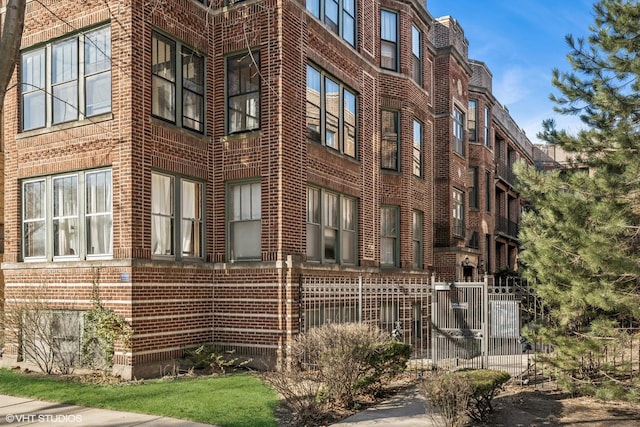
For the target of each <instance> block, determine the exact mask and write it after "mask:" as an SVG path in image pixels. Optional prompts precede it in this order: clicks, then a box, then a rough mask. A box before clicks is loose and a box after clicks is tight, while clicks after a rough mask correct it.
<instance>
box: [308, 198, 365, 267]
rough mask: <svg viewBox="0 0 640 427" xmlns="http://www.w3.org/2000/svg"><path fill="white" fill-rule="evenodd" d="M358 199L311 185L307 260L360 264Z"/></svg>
mask: <svg viewBox="0 0 640 427" xmlns="http://www.w3.org/2000/svg"><path fill="white" fill-rule="evenodd" d="M356 215H357V212H356V200H355V199H354V198H352V197H348V196H345V195H342V194H338V193H334V192H331V191H326V190H324V189H319V188H313V187H308V188H307V260H309V261H318V262H322V263H337V264H349V265H355V264H356V257H357V243H358V242H357V228H356Z"/></svg>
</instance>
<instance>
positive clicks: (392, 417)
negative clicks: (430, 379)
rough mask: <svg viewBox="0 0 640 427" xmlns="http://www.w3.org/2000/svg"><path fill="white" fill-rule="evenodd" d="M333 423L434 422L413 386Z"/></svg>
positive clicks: (396, 426)
mask: <svg viewBox="0 0 640 427" xmlns="http://www.w3.org/2000/svg"><path fill="white" fill-rule="evenodd" d="M334 425H335V426H339V427H379V426H393V427H430V426H435V425H436V424H435V423H434V422H433V420H432V419H431V417H430V416H429V415H428V414H427V412H426V400H425V398H424V396H423V395H422V394H421V393H419V392H418V390H417V388H416V387H415V386H414V387H409V388H406V389H404V390H403V391H401V392H400V393H398V394H397V395H395V396H393V397H392V398H390V399H389V400H387V401H385V402H382V403H380V404H378V405H376V406H373V407H371V408H368V409H366V410H364V411H362V412H358V413H357V414H355V415H352V416H350V417H349V418H346V419H344V420H342V421H340V422H339V423H336V424H334Z"/></svg>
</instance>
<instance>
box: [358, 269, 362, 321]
mask: <svg viewBox="0 0 640 427" xmlns="http://www.w3.org/2000/svg"><path fill="white" fill-rule="evenodd" d="M358 323H362V274H360V275H358Z"/></svg>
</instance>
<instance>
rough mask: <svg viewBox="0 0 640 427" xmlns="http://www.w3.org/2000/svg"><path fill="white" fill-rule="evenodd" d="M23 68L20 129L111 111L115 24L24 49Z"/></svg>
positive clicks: (21, 64)
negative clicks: (112, 26)
mask: <svg viewBox="0 0 640 427" xmlns="http://www.w3.org/2000/svg"><path fill="white" fill-rule="evenodd" d="M20 70H21V71H20V88H21V129H22V131H28V130H32V129H38V128H44V127H47V126H52V125H56V124H60V123H65V122H70V121H75V120H82V119H85V118H88V117H93V116H96V115H99V114H103V113H108V112H110V111H111V28H110V27H109V26H106V27H102V28H98V29H96V30H91V31H87V32H84V33H81V34H76V35H73V36H72V37H69V38H65V39H63V40H60V41H56V42H52V43H47V44H46V45H45V46H43V47H40V48H38V49H34V50H29V51H25V52H23V53H22V55H21V62H20Z"/></svg>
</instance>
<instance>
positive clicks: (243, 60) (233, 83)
mask: <svg viewBox="0 0 640 427" xmlns="http://www.w3.org/2000/svg"><path fill="white" fill-rule="evenodd" d="M259 69H260V52H245V53H243V54H240V55H235V56H231V57H229V58H227V131H228V133H236V132H246V131H250V130H255V129H259V128H260V71H259Z"/></svg>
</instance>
